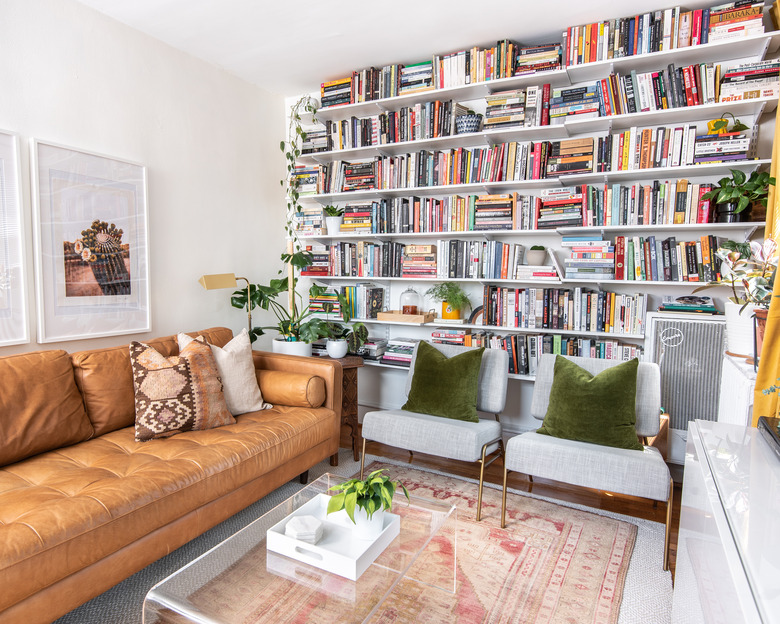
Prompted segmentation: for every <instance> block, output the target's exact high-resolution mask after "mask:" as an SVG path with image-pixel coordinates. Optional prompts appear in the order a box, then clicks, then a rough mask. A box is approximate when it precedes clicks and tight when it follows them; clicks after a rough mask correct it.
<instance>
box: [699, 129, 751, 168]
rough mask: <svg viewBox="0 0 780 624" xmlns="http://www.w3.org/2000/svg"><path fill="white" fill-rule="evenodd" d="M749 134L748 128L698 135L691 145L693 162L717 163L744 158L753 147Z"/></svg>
mask: <svg viewBox="0 0 780 624" xmlns="http://www.w3.org/2000/svg"><path fill="white" fill-rule="evenodd" d="M751 135H752V133H751V132H750V130H745V131H743V132H724V133H723V134H703V135H699V136H697V137H696V142H695V144H694V146H693V162H694V163H719V162H729V161H732V160H745V159H746V158H747V157H748V154H750V153H751V148H752V147H753V146H752V140H751Z"/></svg>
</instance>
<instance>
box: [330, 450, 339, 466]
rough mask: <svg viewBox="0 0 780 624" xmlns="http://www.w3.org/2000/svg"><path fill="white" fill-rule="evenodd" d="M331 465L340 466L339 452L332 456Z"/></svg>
mask: <svg viewBox="0 0 780 624" xmlns="http://www.w3.org/2000/svg"><path fill="white" fill-rule="evenodd" d="M330 465H331V466H338V465H339V454H338V453H333V455H331V456H330Z"/></svg>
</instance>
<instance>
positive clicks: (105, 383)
mask: <svg viewBox="0 0 780 624" xmlns="http://www.w3.org/2000/svg"><path fill="white" fill-rule="evenodd" d="M189 335H190V336H193V337H195V336H199V335H202V336H203V337H204V338H206V341H207V342H209V343H211V344H216V345H217V346H220V347H221V346H223V345H224V344H226V343H227V342H228V341H229V340H230V339H231V338H232V337H233V333H232V332H231V331H230V330H229V329H227V328H224V327H216V328H212V329H206V330H203V331H199V332H192V333H190V334H189ZM146 344H148V345H149V346H151V347H154V348H155V349H156V350H157V351H158V352H159V353H161V354H162V355H163V356H165V357H170V356H171V355H177V354H178V353H179V345H178V343H177V341H176V336H166V337H165V338H157V339H155V340H150V341H148V342H146ZM70 357H71V360H72V361H73V369H74V371H75V376H76V384H77V385H78V388H79V390H81V393H82V395H83V396H84V405H85V407H86V410H87V416H89V420H90V421H91V422H92V427H93V428H94V430H95V434H94V436H95V437H99V436H101V435H103V434H104V433H108V432H109V431H116V430H117V429H122V428H124V427H129V426H130V425H132V424H134V423H135V395H134V392H133V369H132V367H131V366H130V352H129V348H128V345H122V346H121V347H109V348H106V349H92V350H90V351H78V352H76V353H73V354H71V356H70Z"/></svg>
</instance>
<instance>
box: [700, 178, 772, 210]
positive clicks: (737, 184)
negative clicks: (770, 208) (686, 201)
mask: <svg viewBox="0 0 780 624" xmlns="http://www.w3.org/2000/svg"><path fill="white" fill-rule="evenodd" d="M730 171H731V177H725V178H721V179H720V180H718V186H716V187H714V188H713V189H712V190H711V191H707V192H706V193H704V195H702V199H708V200H712V201H714V202H715V203H716V204H735V208H734V212H742V211H743V210H745V209H746V208H747V207H748V206H750V205H751V204H754V203H758V204H761V205H762V206H763V207H764V208H766V205H767V198H768V195H769V186H770V185H774V184H775V179H774V178H773V177H772V176H770V175H769V172H767V171H762V172H760V173H759V172H758V171H753V172H752V173H751V174H750V177H748V176H747V175H745V172H743V171H740V170H739V169H730Z"/></svg>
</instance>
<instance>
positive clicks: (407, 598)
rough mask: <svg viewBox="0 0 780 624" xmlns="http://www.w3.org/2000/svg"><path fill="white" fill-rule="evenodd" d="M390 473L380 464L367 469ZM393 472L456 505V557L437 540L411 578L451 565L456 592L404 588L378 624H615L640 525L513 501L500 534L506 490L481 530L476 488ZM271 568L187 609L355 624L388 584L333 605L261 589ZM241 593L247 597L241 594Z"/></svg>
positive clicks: (224, 577) (239, 618)
mask: <svg viewBox="0 0 780 624" xmlns="http://www.w3.org/2000/svg"><path fill="white" fill-rule="evenodd" d="M383 466H384V464H382V463H381V462H374V463H373V464H372V465H371V466H370V467H369V469H370V470H375V469H376V468H380V467H383ZM387 468H388V469H389V470H388V474H389V475H390V476H391V477H392V478H393V479H394V480H400V481H401V482H402V483H404V484H405V485H406V487H407V488H408V489H409V491H410V492H411V493H414V494H415V495H417V496H422V497H428V498H435V499H437V500H441V501H447V502H453V503H455V504H456V505H457V507H458V522H457V555H456V556H455V553H453V552H452V549H451V548H449V546H448V544H449V543H450V542H449V541H447V540H445V539H444V538H442V539H441V540H437V539H436V538H434V539H433V540H432V542H431V543H430V544H429V545H428V548H427V549H426V550H425V552H424V553H423V554H422V555H420V558H419V559H418V561H417V562H416V563H415V565H414V566H413V569H412V571H411V572H412V574H413V575H415V577H416V578H418V579H419V578H423V579H424V578H425V575H426V571H427V570H431V569H433V566H431V565H430V564H431V562H433V561H437V560H439V561H440V560H442V558H444V559H446V558H450V560H451V559H452V558H453V557H454V558H455V559H456V561H457V571H456V591H455V593H447V592H444V591H441V590H439V589H435V588H431V587H429V586H427V585H424V584H421V583H418V582H415V581H411V580H405V581H402V582H401V583H399V584H398V586H396V587H395V588H394V589H393V591H392V593H390V595H389V596H388V597H387V598H386V599H385V600H384V601H383V602H382V604H381V606H380V607H379V609H378V610H377V612H376V613H375V614H374V615H373V617H372V618H371V620H370V621H371V622H373V623H376V624H390V623H402V622H403V623H415V624H453V623H460V624H471V623H477V622H486V623H488V622H489V623H518V624H525V623H531V622H533V623H535V624H548V623H549V624H583V623H586V622H587V623H593V624H614V623H615V622H617V619H618V613H619V610H620V601H621V598H622V594H623V586H624V582H625V577H626V571H627V569H628V564H629V561H630V559H631V553H632V550H633V547H634V541H635V539H636V534H637V527H636V526H635V525H633V524H630V523H627V522H622V521H619V520H615V519H612V518H608V517H605V516H600V515H597V514H594V513H590V512H586V511H580V510H577V509H571V508H568V507H563V506H560V505H556V504H554V503H549V502H545V501H540V500H536V499H534V498H528V497H523V496H519V495H517V494H511V493H510V494H509V495H508V497H507V527H506V529H501V520H500V515H501V491H500V490H495V489H491V488H487V487H486V488H485V490H484V494H483V509H482V521H481V522H479V523H478V522H476V520H475V510H476V501H477V486H476V484H474V483H470V482H467V481H464V480H461V479H458V478H456V477H450V476H442V475H439V474H434V473H429V472H425V471H422V470H416V469H414V468H412V467H407V466H398V465H395V464H392V465H390V464H388V465H387ZM282 559H283V560H284V558H282ZM271 564H272V561H271V559H270V558H269V559H268V561H266V552H265V547H264V546H263V547H261V548H258V549H256V552H253V553H252V555H251V556H250V557H244V559H242V560H241V562H239V563H238V564H237V565H234V566H232V567H231V568H229V569H228V570H226V571H225V572H223V573H221V574H219V575H218V576H216V577H215V578H214V579H213V580H212V581H211V582H209V583H208V584H207V585H206V586H205V587H203V588H201V590H199V591H198V592H197V593H196V594H194V595H192V596H191V597H190V600H191V601H192V602H193V604H198V603H200V604H204V603H208V604H209V606H210V609H209V610H211V609H212V608H214V607H217V609H218V611H219V613H220V616H221V618H220V620H221V621H224V622H233V623H236V624H238V623H241V624H254V623H256V622H274V624H277V623H279V624H281V623H285V624H302V623H303V622H315V623H320V622H331V621H333V622H350V621H353V620H354V619H356V618H355V617H353V616H357V614H358V613H360V612H361V609H363V608H365V607H364V605H363V604H362V603H363V602H364V600H363V597H362V596H361V593H369V594H371V595H374V596H376V595H380V596H381V595H383V594H384V591H385V589H386V588H387V580H386V577H385V576H383V575H382V574H381V572H378V571H376V570H375V568H376V566H373V567H372V568H370V569H369V570H368V571H367V572H366V573H365V574H364V575H363V577H361V580H360V585H359V586H356V585H355V584H354V583H353V582H352V581H347V580H346V579H344V580H343V582H341V583H338V584H337V586H335V587H333V588H331V589H332V590H334V592H333V593H334V595H333V596H332V597H325V596H324V595H323V594H322V593H320V592H317V591H315V590H312V589H310V588H307V587H306V584H305V582H304V583H289V582H285V581H283V580H282V579H279V580H278V581H276V580H274V581H271V582H270V583H269V582H264V583H256V582H254V576H253V574H252V568H253V567H254V566H258V565H259V566H263V568H265V566H266V565H269V566H270V565H271ZM426 564H427V565H426ZM273 565H282V566H283V565H284V561H279V560H274V562H273ZM432 580H435V579H432ZM237 587H240V588H241V590H240V591H238V592H237V591H236V588H237ZM356 587H359V590H358V591H356V590H355V588H356ZM351 592H352V593H351ZM228 595H229V597H228ZM366 610H367V609H366ZM360 619H362V618H360V617H358V618H357V621H360ZM166 621H168V620H167V619H166ZM170 621H175V622H178V621H179V620H178V619H172V620H170Z"/></svg>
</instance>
